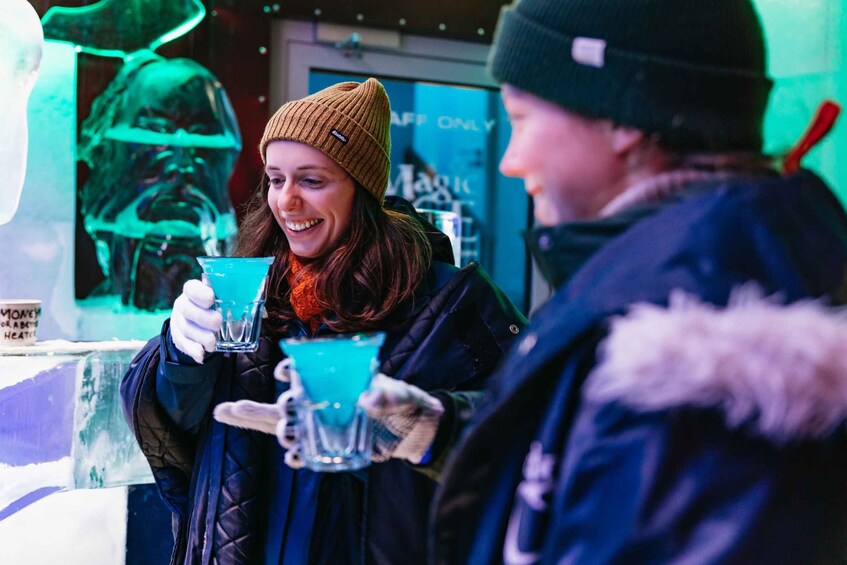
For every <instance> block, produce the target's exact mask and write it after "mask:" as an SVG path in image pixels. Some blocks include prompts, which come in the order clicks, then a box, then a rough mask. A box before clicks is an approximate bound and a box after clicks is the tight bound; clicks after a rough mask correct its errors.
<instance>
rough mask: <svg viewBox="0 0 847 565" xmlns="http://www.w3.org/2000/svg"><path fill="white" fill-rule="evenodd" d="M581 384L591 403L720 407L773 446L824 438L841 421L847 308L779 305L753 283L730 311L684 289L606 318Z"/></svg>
mask: <svg viewBox="0 0 847 565" xmlns="http://www.w3.org/2000/svg"><path fill="white" fill-rule="evenodd" d="M599 355H600V359H599V363H598V366H597V367H596V368H595V369H594V371H593V372H592V373H591V375H590V376H589V378H588V381H587V382H586V387H585V397H586V399H587V400H588V401H593V402H619V403H621V404H623V405H625V406H627V407H629V408H631V409H634V410H638V411H643V412H653V411H662V410H669V409H674V408H681V407H685V406H690V407H699V408H718V409H720V410H721V411H722V412H723V414H724V416H725V419H726V422H727V425H728V426H730V427H732V428H737V427H740V426H742V425H744V426H748V427H749V429H751V430H753V431H754V433H757V434H759V435H761V436H763V437H765V438H768V439H769V440H771V441H773V442H775V443H785V442H788V441H794V440H804V439H814V438H821V437H824V436H826V435H828V434H830V433H832V431H833V430H834V429H836V428H837V427H839V426H842V425H844V422H845V421H847V313H845V311H844V310H843V309H841V310H836V309H832V308H827V307H825V306H824V305H822V304H820V303H818V302H814V301H801V302H795V303H793V304H788V305H782V304H780V303H779V301H778V300H776V299H774V298H766V297H764V296H763V295H762V293H761V292H760V291H759V290H758V289H757V288H755V287H752V286H746V287H742V288H740V289H737V291H736V292H735V293H733V296H732V298H731V299H730V301H729V305H728V306H727V307H725V308H724V307H716V306H714V305H711V304H706V303H703V302H701V301H700V300H699V299H697V298H696V297H693V296H691V295H686V294H685V293H682V292H674V293H672V294H671V296H670V302H669V306H668V307H667V308H665V307H659V306H656V305H652V304H637V305H634V306H632V307H631V308H630V310H629V312H628V314H627V315H626V316H621V317H618V318H615V319H613V320H612V321H611V329H610V333H609V335H608V336H607V338H606V339H605V340H604V341H603V342H602V344H601V347H600V351H599Z"/></svg>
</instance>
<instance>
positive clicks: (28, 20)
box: [0, 0, 44, 225]
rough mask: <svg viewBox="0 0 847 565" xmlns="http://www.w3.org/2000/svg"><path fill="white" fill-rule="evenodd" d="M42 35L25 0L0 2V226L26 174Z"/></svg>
mask: <svg viewBox="0 0 847 565" xmlns="http://www.w3.org/2000/svg"><path fill="white" fill-rule="evenodd" d="M43 45H44V34H43V32H42V29H41V22H40V21H39V20H38V14H36V13H35V10H34V9H33V7H32V5H30V3H29V2H27V0H3V1H2V2H0V131H2V132H3V133H2V135H0V178H2V180H0V225H2V224H5V223H7V222H8V221H9V220H11V219H12V216H14V215H15V211H16V210H17V209H18V203H19V201H20V197H21V189H22V188H23V182H24V173H25V172H26V152H27V142H28V135H27V134H28V132H27V120H26V107H27V101H28V100H29V94H30V92H32V87H33V85H34V84H35V79H36V76H37V75H38V68H39V66H40V65H41V52H42V49H43Z"/></svg>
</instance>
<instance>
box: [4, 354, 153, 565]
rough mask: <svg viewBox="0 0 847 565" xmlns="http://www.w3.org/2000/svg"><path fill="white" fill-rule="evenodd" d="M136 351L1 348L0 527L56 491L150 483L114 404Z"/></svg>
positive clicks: (136, 448) (120, 414)
mask: <svg viewBox="0 0 847 565" xmlns="http://www.w3.org/2000/svg"><path fill="white" fill-rule="evenodd" d="M140 347H141V342H105V343H100V344H98V343H88V344H74V343H71V342H61V341H58V342H47V343H42V344H39V345H37V346H35V347H33V348H30V349H29V350H28V351H29V353H22V351H26V348H15V349H9V350H0V526H2V524H3V522H4V521H5V520H4V519H6V518H8V517H9V516H11V515H13V514H14V513H15V512H18V511H20V510H21V509H23V508H25V507H27V506H28V505H30V504H32V503H34V502H35V501H37V500H39V499H40V498H42V497H44V496H46V495H48V494H51V493H53V492H55V491H57V490H67V489H79V488H100V487H112V486H121V485H128V484H139V483H146V482H152V476H151V474H150V469H149V467H148V466H147V462H146V461H145V459H144V457H143V455H142V454H141V452H140V450H139V448H138V446H137V444H136V442H135V439H134V437H133V435H132V433H131V431H130V429H129V426H128V425H127V423H126V421H125V419H124V416H123V412H122V409H121V404H120V399H119V387H120V381H121V378H122V377H123V375H124V373H125V372H126V369H127V368H128V366H129V363H130V362H131V360H132V358H133V356H134V355H135V353H136V352H137V351H138V349H139V348H140ZM92 350H93V351H92ZM0 562H2V560H0Z"/></svg>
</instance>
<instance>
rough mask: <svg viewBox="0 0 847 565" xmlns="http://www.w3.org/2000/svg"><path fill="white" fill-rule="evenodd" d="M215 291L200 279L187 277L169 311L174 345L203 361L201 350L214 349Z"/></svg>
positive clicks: (218, 317)
mask: <svg viewBox="0 0 847 565" xmlns="http://www.w3.org/2000/svg"><path fill="white" fill-rule="evenodd" d="M214 303H215V293H214V292H213V291H212V289H211V288H210V287H209V286H207V285H206V284H204V283H203V282H202V281H198V280H196V279H191V280H189V281H187V282H186V283H185V285H183V287H182V294H180V295H179V296H178V297H177V299H176V300H175V301H174V309H173V313H172V314H171V339H172V340H173V342H174V345H175V346H176V348H177V349H179V350H180V351H182V352H183V353H185V354H186V355H188V356H189V357H191V358H192V359H194V360H195V361H196V362H197V363H203V357H204V355H205V352H206V351H208V352H210V353H211V352H212V351H214V350H215V341H216V340H217V332H218V330H220V327H221V315H220V313H219V312H216V311H214V310H212V309H211V308H212V305H213V304H214Z"/></svg>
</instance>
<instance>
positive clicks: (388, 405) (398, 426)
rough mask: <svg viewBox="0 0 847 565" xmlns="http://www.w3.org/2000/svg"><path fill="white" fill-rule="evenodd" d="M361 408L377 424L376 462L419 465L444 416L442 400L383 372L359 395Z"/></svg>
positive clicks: (375, 434)
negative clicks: (393, 461)
mask: <svg viewBox="0 0 847 565" xmlns="http://www.w3.org/2000/svg"><path fill="white" fill-rule="evenodd" d="M359 406H360V407H362V408H363V409H364V410H365V412H366V413H367V414H368V416H370V417H371V418H372V419H373V421H374V427H373V434H374V448H373V455H372V456H371V459H373V460H374V461H386V460H388V459H390V458H395V459H406V460H407V461H410V462H412V463H416V464H417V463H420V462H421V459H423V457H424V455H426V452H427V451H428V450H429V448H430V446H431V445H432V441H433V440H434V439H435V433H436V432H437V431H438V424H439V423H440V422H441V417H442V416H443V415H444V405H443V404H441V401H440V400H438V399H437V398H435V397H434V396H431V395H429V394H427V393H426V392H424V391H423V390H421V389H419V388H418V387H416V386H414V385H411V384H409V383H407V382H403V381H400V380H397V379H392V378H391V377H388V376H386V375H383V374H382V373H379V374H377V375H376V376H375V377H374V379H373V381H372V382H371V387H370V389H368V390H366V391H365V392H363V393H362V395H361V396H359Z"/></svg>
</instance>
